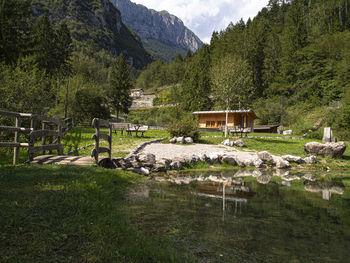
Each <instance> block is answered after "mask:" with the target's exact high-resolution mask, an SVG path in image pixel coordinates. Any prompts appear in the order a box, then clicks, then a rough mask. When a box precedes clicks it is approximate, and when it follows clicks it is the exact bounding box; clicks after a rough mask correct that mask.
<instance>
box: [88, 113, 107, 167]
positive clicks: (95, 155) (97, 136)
mask: <svg viewBox="0 0 350 263" xmlns="http://www.w3.org/2000/svg"><path fill="white" fill-rule="evenodd" d="M92 127H94V128H95V130H96V133H95V134H94V135H93V136H92V139H93V140H95V148H94V149H92V151H91V157H93V158H95V162H96V163H98V155H99V154H100V153H105V152H106V153H108V157H109V159H111V157H112V123H110V122H109V121H106V120H103V119H99V118H95V119H93V120H92ZM103 127H104V128H108V130H109V131H108V134H105V133H101V130H100V128H103ZM100 139H103V140H105V141H107V142H108V148H105V147H100Z"/></svg>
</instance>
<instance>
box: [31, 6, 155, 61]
mask: <svg viewBox="0 0 350 263" xmlns="http://www.w3.org/2000/svg"><path fill="white" fill-rule="evenodd" d="M32 9H33V13H34V15H35V16H40V15H42V14H44V13H46V14H47V15H48V16H49V18H50V20H51V21H52V22H53V23H57V22H60V21H66V22H67V23H68V26H69V29H70V30H71V34H72V37H73V39H74V40H76V41H77V42H78V45H77V46H78V48H80V49H81V50H84V51H85V52H87V53H94V52H98V51H100V50H102V49H105V50H106V51H108V52H109V53H110V54H111V55H112V56H114V57H117V56H118V55H119V54H120V53H121V52H123V54H124V55H125V56H126V57H127V59H128V62H129V64H130V65H132V66H134V67H135V68H143V67H144V66H146V65H147V64H149V63H150V62H151V60H152V59H151V56H150V55H149V54H148V53H147V51H146V50H145V49H144V48H143V45H142V42H141V40H140V38H139V37H138V36H137V35H136V34H135V32H133V31H132V30H130V29H129V28H128V27H127V26H125V24H124V23H123V22H122V19H121V14H120V11H119V10H118V9H117V8H116V7H115V6H114V5H113V4H112V3H111V2H110V1H109V0H84V1H79V0H72V1H68V0H63V1H55V0H45V1H44V0H34V1H33V3H32Z"/></svg>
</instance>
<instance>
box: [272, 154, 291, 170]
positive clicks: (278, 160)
mask: <svg viewBox="0 0 350 263" xmlns="http://www.w3.org/2000/svg"><path fill="white" fill-rule="evenodd" d="M273 163H274V165H275V166H276V168H277V169H286V168H290V163H289V162H288V161H286V160H283V159H282V157H279V156H273Z"/></svg>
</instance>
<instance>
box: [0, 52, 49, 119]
mask: <svg viewBox="0 0 350 263" xmlns="http://www.w3.org/2000/svg"><path fill="white" fill-rule="evenodd" d="M0 94H1V100H0V108H1V109H6V110H10V111H16V112H31V113H36V114H44V113H47V112H48V111H49V109H50V107H52V106H53V104H54V101H55V91H54V89H53V88H52V85H51V83H50V79H48V78H47V77H46V76H45V71H43V70H40V69H39V68H38V66H37V64H36V63H35V58H33V57H25V58H22V59H20V60H19V61H18V64H17V65H16V66H6V65H2V70H1V71H0Z"/></svg>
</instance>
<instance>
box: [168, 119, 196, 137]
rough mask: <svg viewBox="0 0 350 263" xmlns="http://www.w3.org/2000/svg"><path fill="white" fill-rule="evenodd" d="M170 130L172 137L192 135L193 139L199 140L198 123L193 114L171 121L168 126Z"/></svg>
mask: <svg viewBox="0 0 350 263" xmlns="http://www.w3.org/2000/svg"><path fill="white" fill-rule="evenodd" d="M168 132H169V133H170V135H171V136H172V137H191V138H192V139H193V141H198V140H199V138H200V134H199V131H198V123H197V121H195V120H193V117H192V116H186V117H183V118H181V119H178V120H176V121H175V122H173V123H171V124H170V125H169V126H168Z"/></svg>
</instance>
